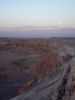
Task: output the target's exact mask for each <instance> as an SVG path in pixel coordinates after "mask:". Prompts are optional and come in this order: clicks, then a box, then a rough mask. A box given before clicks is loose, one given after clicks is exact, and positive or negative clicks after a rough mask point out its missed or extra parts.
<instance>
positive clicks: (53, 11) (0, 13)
mask: <svg viewBox="0 0 75 100" xmlns="http://www.w3.org/2000/svg"><path fill="white" fill-rule="evenodd" d="M57 25H61V26H63V27H75V0H0V28H4V27H18V26H19V27H21V26H57Z"/></svg>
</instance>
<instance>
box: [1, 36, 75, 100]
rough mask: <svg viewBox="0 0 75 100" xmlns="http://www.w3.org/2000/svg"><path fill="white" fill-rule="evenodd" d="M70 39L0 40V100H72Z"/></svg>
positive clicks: (74, 77) (74, 80)
mask: <svg viewBox="0 0 75 100" xmlns="http://www.w3.org/2000/svg"><path fill="white" fill-rule="evenodd" d="M74 66H75V40H74V39H67V38H61V39H0V100H75V96H74V94H75V74H74V73H75V68H74Z"/></svg>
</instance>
